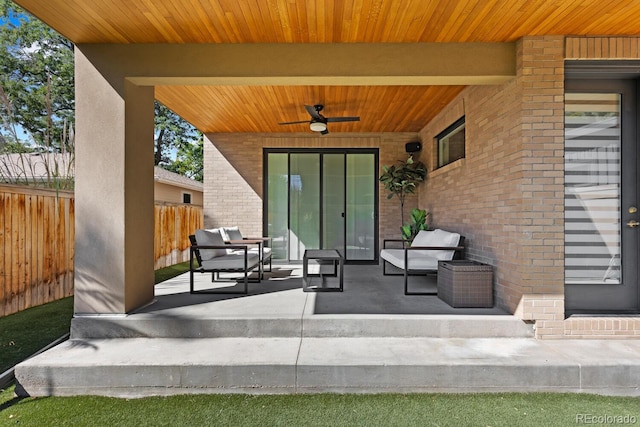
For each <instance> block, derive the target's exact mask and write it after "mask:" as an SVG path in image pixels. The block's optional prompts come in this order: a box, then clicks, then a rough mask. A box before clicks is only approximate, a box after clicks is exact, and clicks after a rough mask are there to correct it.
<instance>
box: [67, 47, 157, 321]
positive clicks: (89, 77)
mask: <svg viewBox="0 0 640 427" xmlns="http://www.w3.org/2000/svg"><path fill="white" fill-rule="evenodd" d="M116 66H117V65H116ZM75 67H76V70H75V78H76V151H75V152H76V184H75V201H76V204H75V215H76V228H75V229H76V236H75V268H74V270H75V307H74V311H75V313H76V315H82V314H120V313H127V312H129V311H131V310H133V309H135V308H137V307H140V306H142V305H144V304H146V303H148V302H150V301H151V300H152V299H153V295H154V294H153V285H154V273H153V229H154V227H153V117H154V109H153V100H154V94H153V87H142V86H136V85H134V84H132V83H128V82H125V81H124V79H123V78H122V77H118V76H117V73H110V71H111V70H109V69H108V67H106V66H105V65H104V63H103V65H101V67H100V69H98V68H96V66H95V65H94V64H92V63H91V61H90V60H89V59H87V57H86V56H85V55H84V54H83V53H82V51H81V49H76V59H75Z"/></svg>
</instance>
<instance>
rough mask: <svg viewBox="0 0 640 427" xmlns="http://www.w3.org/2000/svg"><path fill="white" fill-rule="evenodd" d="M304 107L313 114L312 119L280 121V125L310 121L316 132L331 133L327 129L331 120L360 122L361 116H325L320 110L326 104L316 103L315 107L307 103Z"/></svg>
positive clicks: (310, 125) (312, 128)
mask: <svg viewBox="0 0 640 427" xmlns="http://www.w3.org/2000/svg"><path fill="white" fill-rule="evenodd" d="M304 108H305V109H306V110H307V112H308V113H309V115H310V116H311V120H300V121H297V122H285V123H278V124H279V125H296V124H299V123H309V128H310V129H311V130H312V131H314V132H320V133H321V134H322V135H326V134H328V133H329V131H328V130H327V123H330V122H359V121H360V117H325V116H323V115H322V114H320V111H322V110H323V109H324V105H321V104H316V105H314V106H313V107H312V106H311V105H305V106H304Z"/></svg>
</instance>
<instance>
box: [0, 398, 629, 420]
mask: <svg viewBox="0 0 640 427" xmlns="http://www.w3.org/2000/svg"><path fill="white" fill-rule="evenodd" d="M5 393H6V394H9V393H10V392H5ZM10 397H11V396H3V395H0V425H21V426H44V425H55V426H64V425H70V426H116V425H117V426H182V425H192V426H283V427H284V426H456V427H459V426H573V425H580V424H597V423H595V422H593V421H594V420H596V421H597V418H593V417H600V416H608V417H620V418H616V419H619V420H623V419H624V417H625V416H626V417H627V420H629V421H633V420H636V423H638V422H640V399H638V398H621V397H604V396H594V395H579V394H550V393H536V394H521V393H509V394H407V395H404V394H379V395H363V394H358V395H354V394H315V395H258V396H253V395H228V394H225V395H188V396H172V397H152V398H144V399H116V398H104V397H86V396H83V397H53V398H40V399H31V398H30V399H23V400H19V401H18V400H17V399H14V400H13V401H12V400H8V398H10ZM2 402H5V403H4V405H3V404H2ZM589 417H591V418H589ZM579 420H590V421H591V422H589V423H587V422H582V423H580V422H579ZM609 421H610V422H609V423H608V424H609V425H610V424H612V422H611V418H610V419H609ZM602 424H603V423H600V425H602ZM618 424H621V423H618Z"/></svg>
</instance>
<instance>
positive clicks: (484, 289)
mask: <svg viewBox="0 0 640 427" xmlns="http://www.w3.org/2000/svg"><path fill="white" fill-rule="evenodd" d="M438 298H440V299H441V300H443V301H444V302H446V303H447V304H449V305H450V306H452V307H485V308H489V307H493V267H492V266H490V265H488V264H483V263H480V262H476V261H466V260H455V261H439V262H438Z"/></svg>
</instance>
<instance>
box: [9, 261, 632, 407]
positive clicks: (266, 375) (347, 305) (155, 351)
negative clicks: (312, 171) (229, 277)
mask: <svg viewBox="0 0 640 427" xmlns="http://www.w3.org/2000/svg"><path fill="white" fill-rule="evenodd" d="M273 270H274V271H273V272H272V273H266V276H265V279H264V280H263V281H262V282H261V283H250V284H249V290H250V293H249V295H203V294H200V295H192V294H189V293H188V286H189V277H188V274H187V275H182V276H179V277H176V278H174V279H171V280H169V281H166V282H163V283H161V284H159V285H156V287H155V293H156V300H155V301H154V302H153V303H152V304H150V305H148V306H147V307H144V308H142V309H140V310H138V311H137V312H135V313H131V314H129V315H122V316H94V317H79V318H75V319H74V320H73V323H72V338H71V340H69V341H67V342H65V343H63V344H61V345H59V346H57V347H55V348H53V349H51V350H49V351H47V352H45V353H43V354H42V355H40V356H37V357H35V358H33V359H30V360H28V361H25V362H23V363H22V364H20V365H19V366H18V367H16V379H17V381H18V382H19V384H20V386H19V387H18V390H19V391H21V393H23V394H29V395H33V396H46V395H74V394H99V395H110V396H126V397H136V396H148V395H167V394H184V393H230V392H241V393H314V392H358V393H380V392H479V391H557V392H593V393H601V394H620V395H640V356H638V355H640V340H546V341H545V340H536V339H534V338H533V329H532V325H530V324H527V323H525V322H523V321H521V320H519V319H517V318H515V317H514V316H511V315H509V314H508V313H506V312H504V311H503V310H501V309H499V308H495V307H494V308H469V309H454V308H452V307H450V306H448V305H447V304H446V303H444V302H443V301H441V300H439V299H438V298H437V297H436V296H405V295H404V294H403V287H402V278H401V277H390V276H383V275H382V267H381V266H375V265H373V266H372V265H348V266H346V267H345V282H344V292H318V293H305V292H303V291H302V281H301V271H302V268H301V266H300V265H280V266H276V265H274V269H273ZM196 279H197V281H198V287H205V286H210V275H209V274H207V275H200V274H197V275H196ZM412 281H413V282H414V283H416V284H421V285H420V286H423V287H424V288H428V287H435V283H434V282H433V280H431V281H430V280H428V279H426V278H424V277H412Z"/></svg>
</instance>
